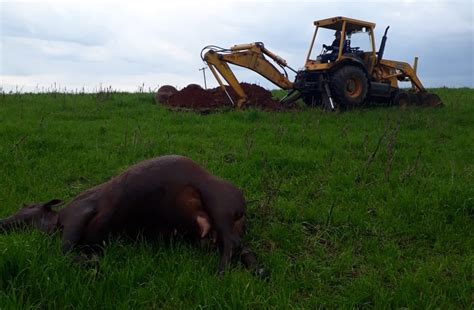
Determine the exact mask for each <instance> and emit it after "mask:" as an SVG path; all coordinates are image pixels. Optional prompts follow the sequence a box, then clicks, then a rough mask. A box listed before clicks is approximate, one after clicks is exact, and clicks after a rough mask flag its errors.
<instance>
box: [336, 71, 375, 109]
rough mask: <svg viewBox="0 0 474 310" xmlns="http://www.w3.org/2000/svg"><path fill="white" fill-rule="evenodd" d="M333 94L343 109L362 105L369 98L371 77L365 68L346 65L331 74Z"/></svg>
mask: <svg viewBox="0 0 474 310" xmlns="http://www.w3.org/2000/svg"><path fill="white" fill-rule="evenodd" d="M330 88H331V95H332V97H333V99H334V101H336V103H337V104H338V105H339V107H340V108H342V109H351V108H354V107H360V106H362V105H363V104H364V103H365V100H366V99H367V93H368V92H369V79H368V78H367V75H366V74H365V72H364V70H362V69H361V68H359V67H357V66H353V65H345V66H343V67H342V68H339V69H337V70H336V71H335V72H334V73H333V74H331V83H330Z"/></svg>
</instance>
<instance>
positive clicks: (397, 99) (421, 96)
mask: <svg viewBox="0 0 474 310" xmlns="http://www.w3.org/2000/svg"><path fill="white" fill-rule="evenodd" d="M392 103H393V104H394V105H397V106H399V107H402V108H406V107H409V106H422V107H441V106H443V102H442V101H441V98H439V96H438V95H435V94H432V93H428V92H425V91H423V92H418V93H414V92H406V91H399V92H398V93H397V94H396V95H395V96H394V98H393V100H392Z"/></svg>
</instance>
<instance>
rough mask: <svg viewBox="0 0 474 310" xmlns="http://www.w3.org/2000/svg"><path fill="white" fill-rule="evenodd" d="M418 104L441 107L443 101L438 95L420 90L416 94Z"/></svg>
mask: <svg viewBox="0 0 474 310" xmlns="http://www.w3.org/2000/svg"><path fill="white" fill-rule="evenodd" d="M417 97H418V101H419V104H420V105H421V106H423V107H442V106H443V102H442V101H441V98H440V97H439V96H438V95H435V94H432V93H428V92H421V93H418V94H417Z"/></svg>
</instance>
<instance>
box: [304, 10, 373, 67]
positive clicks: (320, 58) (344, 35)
mask: <svg viewBox="0 0 474 310" xmlns="http://www.w3.org/2000/svg"><path fill="white" fill-rule="evenodd" d="M314 25H315V26H316V29H315V31H314V35H313V39H312V41H311V45H310V48H309V52H308V56H307V58H306V64H305V70H308V71H314V70H318V71H319V70H328V69H331V68H332V67H334V66H335V65H336V64H338V63H340V62H341V61H344V60H349V59H350V60H355V61H357V62H360V63H361V64H363V65H364V67H365V68H366V69H367V71H369V72H371V71H372V69H373V68H374V66H375V63H376V49H375V40H374V28H375V24H374V23H369V22H365V21H361V20H357V19H352V18H347V17H333V18H327V19H322V20H318V21H315V22H314ZM330 41H332V42H330ZM317 47H322V49H321V52H320V53H319V54H318V55H316V57H314V56H313V55H312V54H313V52H314V50H316V49H317Z"/></svg>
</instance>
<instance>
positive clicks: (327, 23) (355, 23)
mask: <svg viewBox="0 0 474 310" xmlns="http://www.w3.org/2000/svg"><path fill="white" fill-rule="evenodd" d="M344 21H346V22H347V24H346V31H349V32H353V31H360V30H362V28H363V27H366V28H375V24H374V23H369V22H365V21H363V20H358V19H353V18H348V17H342V16H337V17H331V18H326V19H321V20H317V21H315V22H314V25H315V26H318V27H322V28H329V29H333V30H342V23H343V22H344Z"/></svg>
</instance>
